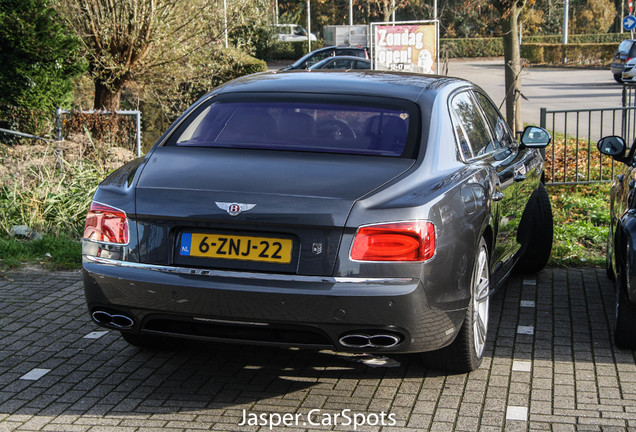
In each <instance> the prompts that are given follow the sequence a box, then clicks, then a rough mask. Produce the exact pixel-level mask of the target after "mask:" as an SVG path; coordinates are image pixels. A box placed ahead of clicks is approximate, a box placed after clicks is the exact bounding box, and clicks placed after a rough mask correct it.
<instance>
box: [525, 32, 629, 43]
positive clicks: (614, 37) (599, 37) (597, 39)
mask: <svg viewBox="0 0 636 432" xmlns="http://www.w3.org/2000/svg"><path fill="white" fill-rule="evenodd" d="M629 37H630V34H629V33H603V34H578V35H569V36H568V43H573V44H588V43H612V42H613V43H615V44H619V43H621V42H622V41H623V40H625V39H629ZM562 42H563V36H562V35H549V36H524V37H523V40H522V41H521V43H522V44H524V43H542V44H560V43H562Z"/></svg>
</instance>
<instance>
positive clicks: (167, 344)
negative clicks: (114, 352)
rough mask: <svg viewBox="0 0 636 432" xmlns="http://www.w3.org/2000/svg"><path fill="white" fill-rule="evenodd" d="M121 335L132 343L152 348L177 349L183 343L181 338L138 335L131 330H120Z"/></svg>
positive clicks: (140, 346)
mask: <svg viewBox="0 0 636 432" xmlns="http://www.w3.org/2000/svg"><path fill="white" fill-rule="evenodd" d="M120 333H121V337H122V338H124V340H125V341H126V342H128V343H129V344H130V345H133V346H136V347H139V348H148V349H152V350H166V351H169V350H175V349H177V348H180V347H181V346H182V345H183V341H182V340H181V339H177V338H172V337H168V336H156V335H138V334H134V333H130V332H120Z"/></svg>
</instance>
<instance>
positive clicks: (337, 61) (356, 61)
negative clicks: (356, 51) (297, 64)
mask: <svg viewBox="0 0 636 432" xmlns="http://www.w3.org/2000/svg"><path fill="white" fill-rule="evenodd" d="M307 69H309V70H318V69H371V60H369V59H363V58H360V57H352V56H336V57H327V58H326V59H323V60H320V61H319V62H318V63H314V64H313V65H311V66H309V67H308V68H307Z"/></svg>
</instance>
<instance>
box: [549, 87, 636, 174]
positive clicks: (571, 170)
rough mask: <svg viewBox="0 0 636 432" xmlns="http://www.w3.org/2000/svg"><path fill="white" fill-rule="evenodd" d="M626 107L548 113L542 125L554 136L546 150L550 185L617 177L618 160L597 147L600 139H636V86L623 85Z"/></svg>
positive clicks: (623, 97) (623, 103) (630, 140)
mask: <svg viewBox="0 0 636 432" xmlns="http://www.w3.org/2000/svg"><path fill="white" fill-rule="evenodd" d="M622 105H623V106H622V107H617V108H589V109H572V110H548V109H546V108H541V112H540V125H541V127H543V128H545V129H547V130H548V131H549V132H550V133H551V134H552V144H551V145H550V147H548V148H547V149H546V152H545V159H546V166H545V181H546V184H554V185H557V184H586V183H597V182H608V181H611V180H612V179H613V178H614V161H613V159H611V158H610V157H607V156H604V155H602V154H601V153H600V152H599V151H598V150H597V148H596V143H597V142H598V140H599V139H601V138H602V137H604V136H607V135H619V136H621V137H623V138H624V139H625V141H626V142H627V143H628V145H629V144H631V143H632V141H633V140H634V138H636V86H628V85H625V86H623V95H622Z"/></svg>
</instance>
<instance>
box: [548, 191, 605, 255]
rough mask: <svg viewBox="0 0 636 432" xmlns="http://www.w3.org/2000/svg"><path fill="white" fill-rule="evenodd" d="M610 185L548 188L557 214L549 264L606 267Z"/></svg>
mask: <svg viewBox="0 0 636 432" xmlns="http://www.w3.org/2000/svg"><path fill="white" fill-rule="evenodd" d="M610 186H611V185H610V184H609V183H597V184H590V185H576V186H548V193H549V194H550V200H551V201H552V212H553V214H554V242H553V243H552V256H551V257H550V261H549V263H548V264H549V265H555V266H572V265H576V266H581V265H586V266H599V267H600V266H604V265H605V248H606V241H607V230H608V228H609V223H610V216H609V189H610Z"/></svg>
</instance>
